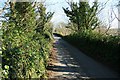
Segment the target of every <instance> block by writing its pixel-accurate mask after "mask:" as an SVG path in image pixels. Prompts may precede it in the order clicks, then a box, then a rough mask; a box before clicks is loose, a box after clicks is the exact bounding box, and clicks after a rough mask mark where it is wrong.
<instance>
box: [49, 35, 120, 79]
mask: <svg viewBox="0 0 120 80" xmlns="http://www.w3.org/2000/svg"><path fill="white" fill-rule="evenodd" d="M54 38H55V48H56V50H57V60H58V62H57V63H54V66H51V67H52V70H53V71H54V73H55V74H54V75H53V76H51V78H58V80H59V77H61V78H64V79H63V80H80V79H82V78H83V79H84V78H85V79H90V78H97V79H98V78H105V79H106V78H107V80H108V78H110V79H112V80H115V79H117V80H118V79H119V78H118V73H117V72H114V71H112V70H110V69H109V68H107V67H106V66H104V65H102V64H100V63H98V62H96V61H95V60H93V59H92V58H90V57H88V56H86V55H85V54H83V53H82V52H81V51H79V50H78V49H76V48H75V47H73V46H71V45H70V44H68V43H67V42H66V41H64V40H62V39H61V38H60V37H57V36H54Z"/></svg>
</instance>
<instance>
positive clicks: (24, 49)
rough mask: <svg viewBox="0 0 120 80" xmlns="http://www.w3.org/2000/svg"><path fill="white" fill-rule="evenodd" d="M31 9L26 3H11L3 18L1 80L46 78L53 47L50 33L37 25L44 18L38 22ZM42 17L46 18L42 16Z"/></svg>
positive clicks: (32, 8)
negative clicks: (5, 79)
mask: <svg viewBox="0 0 120 80" xmlns="http://www.w3.org/2000/svg"><path fill="white" fill-rule="evenodd" d="M33 5H34V4H32V3H29V2H15V3H10V4H9V6H10V7H9V8H8V9H9V10H8V12H7V13H6V14H5V15H4V16H5V17H6V18H7V19H8V21H4V22H3V26H2V30H3V35H2V43H3V44H2V69H3V70H2V77H3V78H10V79H11V80H13V78H16V79H18V78H22V79H26V78H45V77H46V76H45V74H46V66H47V60H48V57H49V53H50V48H51V47H52V46H51V39H52V37H51V36H52V35H51V31H52V30H51V28H48V29H47V30H44V28H45V27H46V24H42V25H40V22H41V23H42V21H43V20H42V19H44V18H42V19H38V20H39V22H38V20H37V19H36V17H37V15H36V13H35V11H36V10H35V7H34V6H33ZM40 5H42V4H40ZM40 8H41V11H42V9H43V8H44V12H45V7H43V6H40ZM43 15H44V17H47V15H46V14H45V13H44V14H43ZM39 17H40V18H41V16H39ZM42 17H43V16H42ZM50 17H52V15H51V16H50ZM47 19H48V18H47ZM48 22H49V21H48ZM46 23H47V22H46ZM47 24H49V23H47ZM38 27H39V29H38ZM41 27H42V28H41ZM38 30H39V32H38ZM46 36H47V37H46Z"/></svg>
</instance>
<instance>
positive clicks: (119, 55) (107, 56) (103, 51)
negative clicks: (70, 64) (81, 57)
mask: <svg viewBox="0 0 120 80" xmlns="http://www.w3.org/2000/svg"><path fill="white" fill-rule="evenodd" d="M63 39H65V40H66V41H68V42H69V43H70V44H72V45H74V46H76V47H77V48H79V49H80V50H82V51H83V52H84V53H85V54H87V55H89V56H91V57H93V58H94V59H96V60H98V61H100V62H102V63H104V64H106V65H108V66H109V67H111V68H114V69H115V70H117V71H118V70H119V72H120V69H119V67H120V66H119V65H120V63H119V61H120V37H119V36H112V35H110V36H105V35H101V34H98V33H93V32H84V33H74V34H71V35H68V36H65V37H63Z"/></svg>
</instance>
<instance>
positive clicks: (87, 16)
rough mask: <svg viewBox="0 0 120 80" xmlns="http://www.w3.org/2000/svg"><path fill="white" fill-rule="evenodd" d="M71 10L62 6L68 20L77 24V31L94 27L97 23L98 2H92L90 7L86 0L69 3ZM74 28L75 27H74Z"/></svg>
mask: <svg viewBox="0 0 120 80" xmlns="http://www.w3.org/2000/svg"><path fill="white" fill-rule="evenodd" d="M70 8H71V10H68V9H67V8H66V9H65V8H63V10H64V12H65V13H66V15H67V16H68V17H69V20H70V21H71V22H72V23H74V24H77V31H78V32H79V31H84V30H86V29H89V30H90V29H95V28H96V27H97V25H98V24H99V21H98V18H97V10H98V3H97V1H95V2H94V4H93V5H92V7H90V5H89V3H88V2H80V1H79V3H75V2H71V3H70ZM75 29H76V28H75Z"/></svg>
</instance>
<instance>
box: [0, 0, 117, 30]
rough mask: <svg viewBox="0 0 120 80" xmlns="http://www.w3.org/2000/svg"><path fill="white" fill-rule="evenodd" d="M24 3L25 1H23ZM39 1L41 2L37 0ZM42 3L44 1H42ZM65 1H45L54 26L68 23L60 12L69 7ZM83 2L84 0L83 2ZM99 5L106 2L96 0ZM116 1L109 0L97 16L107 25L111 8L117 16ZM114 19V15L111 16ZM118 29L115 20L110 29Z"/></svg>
mask: <svg viewBox="0 0 120 80" xmlns="http://www.w3.org/2000/svg"><path fill="white" fill-rule="evenodd" d="M5 1H7V0H0V8H1V7H3V5H4V2H5ZM24 1H25V0H24ZM39 1H41V0H39ZM42 1H44V0H42ZM66 1H68V0H46V1H45V5H46V8H47V11H50V12H55V14H54V16H53V18H52V22H53V23H54V24H57V23H59V22H65V23H67V22H68V18H67V17H66V15H65V13H64V11H63V10H62V7H64V8H67V7H69V5H68V4H67V3H66ZM73 1H79V0H73ZM83 1H85V0H83ZM88 1H90V4H91V3H92V2H93V1H94V0H88ZM98 1H99V2H100V3H105V2H106V1H107V0H98ZM117 2H118V0H109V2H108V3H107V5H106V8H105V9H104V10H103V11H102V12H101V14H99V17H100V20H102V21H103V22H105V23H108V21H107V19H108V17H110V16H108V11H109V13H110V10H111V6H112V7H113V8H114V11H115V13H116V15H118V14H117V13H118V12H117V7H115V5H116V4H117ZM113 17H114V15H113ZM117 27H118V21H117V19H115V20H114V21H113V23H112V28H117Z"/></svg>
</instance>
